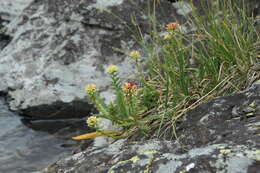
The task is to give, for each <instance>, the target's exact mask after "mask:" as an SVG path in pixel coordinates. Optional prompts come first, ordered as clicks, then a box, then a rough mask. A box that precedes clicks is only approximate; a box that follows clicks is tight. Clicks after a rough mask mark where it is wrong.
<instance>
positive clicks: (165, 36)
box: [163, 33, 172, 40]
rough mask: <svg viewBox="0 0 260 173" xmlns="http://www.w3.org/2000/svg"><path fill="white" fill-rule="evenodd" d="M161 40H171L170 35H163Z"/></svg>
mask: <svg viewBox="0 0 260 173" xmlns="http://www.w3.org/2000/svg"><path fill="white" fill-rule="evenodd" d="M163 39H164V40H170V39H172V35H171V34H169V33H168V34H165V35H164V36H163Z"/></svg>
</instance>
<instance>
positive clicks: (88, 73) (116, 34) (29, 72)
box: [0, 0, 182, 119]
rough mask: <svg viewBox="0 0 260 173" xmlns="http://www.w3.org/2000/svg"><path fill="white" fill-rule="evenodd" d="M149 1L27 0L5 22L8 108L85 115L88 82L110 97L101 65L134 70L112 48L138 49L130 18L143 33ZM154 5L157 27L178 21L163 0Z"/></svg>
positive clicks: (1, 85)
mask: <svg viewBox="0 0 260 173" xmlns="http://www.w3.org/2000/svg"><path fill="white" fill-rule="evenodd" d="M0 2H2V1H0ZM3 2H5V1H3ZM19 2H21V1H19ZM28 2H29V1H28ZM148 2H150V1H128V0H117V1H115V0H106V1H104V0H95V1H94V0H88V1H79V0H55V1H53V0H43V1H33V2H31V3H30V5H29V6H28V7H27V8H26V9H25V10H24V11H22V13H21V14H20V15H19V17H17V18H15V19H13V20H12V21H11V22H10V23H9V24H8V25H7V32H5V34H7V35H10V36H11V37H12V40H11V42H10V43H9V44H8V45H7V46H6V47H5V48H4V49H3V50H2V51H1V52H0V76H1V81H0V92H2V93H6V94H7V95H8V102H9V106H10V108H11V109H12V110H16V111H19V112H20V113H21V114H24V115H26V116H32V117H35V118H38V119H46V118H48V119H49V118H65V117H67V118H69V117H82V116H86V114H88V112H91V109H92V106H91V105H89V104H88V103H87V102H86V101H84V100H85V98H84V96H85V92H84V86H85V85H86V84H90V83H95V84H97V86H98V88H99V89H100V90H101V91H102V95H104V96H105V97H106V99H108V100H109V98H110V97H111V94H110V92H109V91H108V87H109V85H110V78H109V77H108V75H107V74H106V72H105V69H106V67H107V66H108V65H110V64H117V65H118V66H119V68H120V71H119V73H120V76H122V77H124V78H129V77H130V76H133V74H134V72H135V71H134V69H133V62H132V61H131V60H129V58H126V57H127V56H126V55H125V54H122V53H120V52H115V51H113V48H118V49H121V50H123V51H126V53H127V52H128V51H130V50H131V49H138V44H137V42H136V40H134V39H133V37H132V36H133V35H134V33H136V29H135V27H134V24H133V20H134V19H135V18H136V21H138V22H137V23H138V24H139V26H140V29H141V30H142V32H143V34H144V35H146V34H145V33H148V32H149V24H148V23H149V19H148V16H147V11H148V8H147V3H148ZM151 4H152V3H151ZM19 9H20V8H19ZM156 9H157V12H156V14H157V17H158V19H159V20H158V21H159V22H160V24H162V25H164V24H166V23H167V22H170V21H173V20H175V18H176V17H178V18H179V19H180V20H181V19H182V17H180V16H179V15H177V14H176V13H175V11H176V10H175V8H174V7H173V6H171V4H170V3H169V2H168V1H166V0H165V1H161V2H160V4H157V8H156ZM18 11H19V10H18ZM74 103H79V104H74Z"/></svg>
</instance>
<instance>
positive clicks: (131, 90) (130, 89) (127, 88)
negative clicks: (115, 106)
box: [122, 82, 137, 94]
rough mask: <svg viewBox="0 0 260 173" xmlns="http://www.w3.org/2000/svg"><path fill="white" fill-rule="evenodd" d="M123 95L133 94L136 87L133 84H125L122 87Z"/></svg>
mask: <svg viewBox="0 0 260 173" xmlns="http://www.w3.org/2000/svg"><path fill="white" fill-rule="evenodd" d="M122 89H123V91H124V93H125V94H133V93H134V92H135V91H136V90H137V85H136V84H135V83H134V82H126V83H124V84H123V85H122Z"/></svg>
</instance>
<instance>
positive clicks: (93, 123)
mask: <svg viewBox="0 0 260 173" xmlns="http://www.w3.org/2000/svg"><path fill="white" fill-rule="evenodd" d="M87 124H88V126H89V127H96V126H97V125H98V120H97V117H95V116H91V117H89V118H88V119H87Z"/></svg>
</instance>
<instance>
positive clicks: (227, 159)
mask: <svg viewBox="0 0 260 173" xmlns="http://www.w3.org/2000/svg"><path fill="white" fill-rule="evenodd" d="M259 114H260V84H259V83H258V84H254V85H253V86H252V87H251V88H250V89H248V90H246V91H244V92H241V93H237V94H233V95H230V96H224V97H218V98H216V99H213V100H211V101H209V102H208V103H205V104H202V105H200V106H198V107H197V108H195V109H193V110H190V111H189V112H188V113H187V114H186V117H185V119H184V120H183V122H181V123H180V124H179V125H178V127H179V128H178V129H177V136H178V137H179V141H178V142H177V141H165V140H160V141H159V140H148V141H143V142H132V141H130V142H129V141H127V140H119V141H117V142H115V143H113V144H110V145H108V146H106V147H102V148H87V149H86V151H84V152H81V153H78V154H76V155H73V156H71V157H68V158H66V159H62V160H60V161H58V162H56V163H54V164H52V165H50V166H49V167H48V168H46V169H45V170H43V173H65V172H66V173H103V172H104V173H105V172H106V173H107V172H108V173H140V172H144V173H168V172H172V173H175V172H176V173H181V172H187V173H188V172H189V173H192V172H194V173H197V172H199V173H212V172H214V173H215V172H216V173H227V172H228V173H257V172H259V170H260V167H259V165H260V164H259V163H260V150H259V148H260V136H259V134H260V133H259V127H260V116H259Z"/></svg>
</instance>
